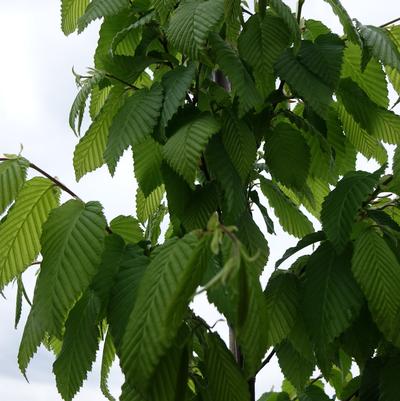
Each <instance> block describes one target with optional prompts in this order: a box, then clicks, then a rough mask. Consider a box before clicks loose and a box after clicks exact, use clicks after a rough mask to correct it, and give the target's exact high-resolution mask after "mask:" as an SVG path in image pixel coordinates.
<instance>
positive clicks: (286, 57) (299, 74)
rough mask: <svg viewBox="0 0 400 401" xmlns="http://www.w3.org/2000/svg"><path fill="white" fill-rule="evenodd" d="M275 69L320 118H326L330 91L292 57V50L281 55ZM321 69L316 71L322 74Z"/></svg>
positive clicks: (329, 102)
mask: <svg viewBox="0 0 400 401" xmlns="http://www.w3.org/2000/svg"><path fill="white" fill-rule="evenodd" d="M275 68H276V70H277V73H278V75H279V76H280V78H281V79H283V80H284V81H286V82H288V83H289V85H290V86H291V87H292V88H293V90H294V91H295V92H296V93H297V94H298V95H300V96H301V97H303V98H304V100H305V101H306V102H307V103H309V104H310V106H311V107H312V108H313V109H314V110H315V111H316V112H317V113H318V114H319V115H320V116H321V117H322V118H324V117H326V114H327V112H328V109H329V106H330V104H331V103H332V89H331V88H330V87H329V86H328V85H327V84H326V83H325V82H323V81H322V80H321V79H320V78H319V77H318V76H317V75H315V73H314V72H311V71H310V70H309V69H308V68H307V67H306V66H304V65H303V64H302V63H301V62H300V61H299V60H298V59H297V58H296V57H295V56H294V54H293V50H292V49H288V50H286V51H285V52H284V53H283V54H282V55H281V57H280V58H279V60H278V61H277V62H276V64H275ZM323 69H324V66H323V65H321V66H319V70H318V71H320V72H321V73H322V72H323Z"/></svg>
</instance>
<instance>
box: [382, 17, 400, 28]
mask: <svg viewBox="0 0 400 401" xmlns="http://www.w3.org/2000/svg"><path fill="white" fill-rule="evenodd" d="M399 21H400V17H397V18H395V19H392V20H391V21H389V22H385V23H384V24H382V25H379V28H385V27H387V26H389V25H392V24H394V23H396V22H399Z"/></svg>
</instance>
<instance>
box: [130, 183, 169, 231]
mask: <svg viewBox="0 0 400 401" xmlns="http://www.w3.org/2000/svg"><path fill="white" fill-rule="evenodd" d="M164 192H165V189H164V185H160V186H159V187H157V188H156V189H155V190H154V191H153V192H152V193H151V194H150V195H149V196H147V197H146V196H144V194H143V192H142V191H141V190H140V188H138V190H137V192H136V215H137V218H138V220H139V221H140V222H141V223H144V222H145V221H146V220H148V219H149V218H150V216H151V215H152V214H153V213H154V212H155V211H156V210H157V209H158V207H159V206H160V204H161V200H162V198H163V196H164Z"/></svg>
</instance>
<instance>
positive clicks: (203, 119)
mask: <svg viewBox="0 0 400 401" xmlns="http://www.w3.org/2000/svg"><path fill="white" fill-rule="evenodd" d="M220 129H221V125H220V123H219V121H218V120H216V119H215V118H214V117H213V116H211V115H210V114H202V115H200V116H199V117H197V118H195V119H194V120H192V121H190V122H189V123H188V124H185V125H184V126H183V127H181V128H180V129H179V130H178V131H177V132H175V133H174V134H173V135H172V137H171V138H169V139H168V141H167V143H166V144H165V146H164V149H163V156H164V158H165V160H166V161H167V162H168V164H169V165H170V166H171V167H172V168H173V169H174V170H175V171H176V172H177V173H179V174H180V175H181V176H182V177H183V178H184V179H185V180H186V182H187V183H188V184H189V185H190V186H193V182H194V179H195V178H196V171H197V169H198V166H199V161H200V157H201V155H202V153H203V152H204V150H205V147H206V146H207V143H208V141H209V140H210V138H211V137H212V136H213V135H214V134H216V133H217V132H218V131H219V130H220Z"/></svg>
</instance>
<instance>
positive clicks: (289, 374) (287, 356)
mask: <svg viewBox="0 0 400 401" xmlns="http://www.w3.org/2000/svg"><path fill="white" fill-rule="evenodd" d="M276 354H277V356H278V362H279V366H280V368H281V370H282V372H283V374H284V375H285V377H286V378H287V379H288V380H289V381H290V382H291V383H292V384H293V386H295V387H296V388H298V389H302V388H303V387H304V385H305V384H306V383H307V381H308V379H309V377H310V376H311V375H312V372H313V370H314V363H313V362H311V361H309V360H308V359H306V358H305V357H304V355H302V354H301V353H300V352H299V351H298V350H296V348H294V347H293V345H292V344H291V343H290V341H288V340H284V341H283V342H282V343H281V344H279V345H278V347H277V348H276Z"/></svg>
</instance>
